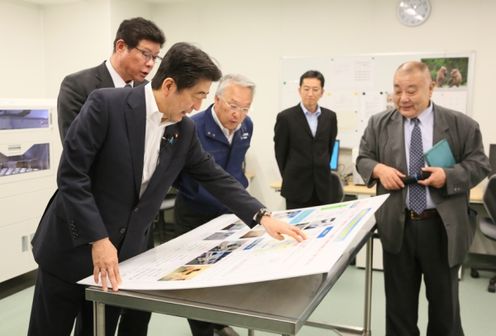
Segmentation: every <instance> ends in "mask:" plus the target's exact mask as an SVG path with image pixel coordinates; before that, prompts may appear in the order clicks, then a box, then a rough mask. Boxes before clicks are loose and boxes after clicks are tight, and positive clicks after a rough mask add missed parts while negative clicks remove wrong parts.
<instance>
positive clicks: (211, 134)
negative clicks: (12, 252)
mask: <svg viewBox="0 0 496 336" xmlns="http://www.w3.org/2000/svg"><path fill="white" fill-rule="evenodd" d="M213 113H214V112H213V111H212V105H211V106H210V107H208V108H207V109H206V110H205V111H203V112H200V113H197V114H195V115H194V116H192V117H191V119H192V120H193V121H194V122H195V125H196V132H197V135H198V138H199V140H200V143H201V145H202V146H203V149H204V150H205V151H207V152H208V153H209V154H210V155H212V156H213V158H214V159H215V162H216V163H217V164H218V165H219V166H221V167H222V168H223V169H224V170H225V171H226V172H228V173H229V174H231V175H232V176H233V177H234V178H235V179H236V180H238V181H239V183H241V184H242V185H243V187H245V188H246V187H247V186H248V180H247V179H246V176H245V173H244V171H243V161H244V159H245V155H246V152H247V151H248V148H250V141H251V136H252V134H253V123H252V121H251V119H250V117H246V118H245V120H243V122H242V123H241V125H240V126H241V127H240V128H239V129H238V130H237V131H236V132H234V134H233V139H232V143H231V144H230V143H229V141H227V138H226V137H225V135H224V133H222V130H221V129H220V127H219V125H218V124H217V123H216V122H215V120H214V118H213V116H212V114H213ZM177 186H178V188H179V194H180V196H182V197H183V199H184V202H187V203H188V206H189V207H190V208H194V209H197V210H198V211H199V212H201V213H204V214H205V213H208V214H213V215H215V216H219V215H221V214H224V213H228V212H230V210H229V209H227V208H226V207H225V206H224V205H223V204H222V203H220V202H219V201H218V200H217V198H215V197H214V196H213V195H212V194H211V193H209V192H208V191H207V190H206V189H205V188H204V187H202V186H201V185H200V184H199V183H198V182H196V181H195V180H194V179H193V178H192V177H191V176H189V175H188V174H185V173H183V174H181V175H180V177H179V179H178V181H177Z"/></svg>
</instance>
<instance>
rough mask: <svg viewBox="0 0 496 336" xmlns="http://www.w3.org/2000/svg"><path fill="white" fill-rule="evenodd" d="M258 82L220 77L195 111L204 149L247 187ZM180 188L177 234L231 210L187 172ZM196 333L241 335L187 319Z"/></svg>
mask: <svg viewBox="0 0 496 336" xmlns="http://www.w3.org/2000/svg"><path fill="white" fill-rule="evenodd" d="M254 94H255V83H253V82H252V81H250V80H249V79H248V78H246V77H245V76H242V75H237V74H228V75H225V76H224V77H222V78H221V80H220V82H219V86H218V87H217V91H216V92H215V101H214V104H212V105H210V106H209V107H208V108H207V109H206V110H205V111H202V112H200V113H197V114H195V115H194V116H193V117H191V119H192V120H193V121H194V122H195V125H196V132H197V134H198V139H199V140H200V143H201V145H202V147H203V148H204V149H205V151H207V152H209V153H210V154H211V155H212V156H213V158H214V159H215V162H216V163H217V164H218V165H219V166H221V167H222V168H223V169H224V170H225V171H226V172H228V173H229V174H231V175H232V176H233V177H234V178H236V180H238V181H239V183H241V184H242V185H243V187H245V188H246V187H248V179H247V178H246V176H245V172H244V169H243V163H244V160H245V155H246V152H247V151H248V148H250V142H251V138H252V134H253V122H252V121H251V119H250V117H249V116H248V111H249V110H250V106H251V103H252V101H253V95H254ZM177 187H178V189H179V192H178V193H177V196H176V203H175V206H174V223H175V229H176V232H175V233H176V235H177V236H179V235H181V234H183V233H185V232H188V231H190V230H192V229H194V228H196V227H198V226H200V225H202V224H204V223H206V222H208V221H210V220H212V219H214V218H216V217H218V216H220V215H223V214H226V213H231V210H229V209H228V208H226V207H225V206H224V205H223V204H222V203H220V202H219V201H218V200H217V199H216V198H215V197H214V196H212V194H210V193H209V192H208V191H207V190H205V188H203V187H202V186H201V185H199V184H198V182H196V181H195V180H194V179H193V178H192V177H191V176H189V175H188V174H181V175H180V176H179V179H178V180H177ZM188 323H189V325H190V328H191V332H192V334H193V336H213V335H214V330H215V334H217V335H218V336H238V333H236V331H234V329H232V328H231V327H229V326H226V325H220V324H214V323H209V322H203V321H196V320H191V319H188Z"/></svg>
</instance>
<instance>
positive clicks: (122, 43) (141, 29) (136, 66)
mask: <svg viewBox="0 0 496 336" xmlns="http://www.w3.org/2000/svg"><path fill="white" fill-rule="evenodd" d="M164 43H165V37H164V33H163V32H162V31H161V30H160V29H159V28H158V27H157V26H156V25H155V23H153V22H152V21H149V20H146V19H144V18H141V17H136V18H132V19H127V20H124V21H122V22H121V24H120V25H119V28H118V29H117V32H116V34H115V39H114V43H113V52H112V55H111V56H110V58H109V59H108V60H106V61H104V62H103V63H101V64H99V65H97V66H95V67H92V68H89V69H84V70H81V71H78V72H76V73H73V74H70V75H68V76H66V77H65V78H64V80H63V81H62V84H61V85H60V91H59V95H58V99H57V113H58V123H59V132H60V138H61V140H62V142H63V141H64V137H65V135H66V134H67V131H68V129H69V126H70V125H71V123H72V121H73V120H74V118H76V116H77V115H78V114H79V111H80V110H81V107H82V106H83V104H84V103H85V101H86V99H87V98H88V95H89V94H90V93H91V92H92V91H93V90H96V89H100V88H121V87H124V86H127V87H135V86H139V85H142V84H145V83H147V82H148V81H147V80H145V77H146V76H147V75H148V74H149V73H150V71H151V70H152V68H153V66H154V65H155V63H156V61H157V60H160V57H159V56H158V54H159V52H160V49H161V48H162V46H163V45H164ZM148 245H149V247H150V248H151V247H153V235H150V241H149V243H148ZM86 309H87V310H89V311H91V309H92V306H91V304H89V303H88V304H87V307H86ZM150 317H151V314H150V313H149V312H143V311H138V310H133V309H122V315H121V318H120V321H119V330H118V336H145V335H146V333H147V330H148V322H149V320H150ZM79 325H80V319H79V318H78V319H77V322H76V330H78V329H79Z"/></svg>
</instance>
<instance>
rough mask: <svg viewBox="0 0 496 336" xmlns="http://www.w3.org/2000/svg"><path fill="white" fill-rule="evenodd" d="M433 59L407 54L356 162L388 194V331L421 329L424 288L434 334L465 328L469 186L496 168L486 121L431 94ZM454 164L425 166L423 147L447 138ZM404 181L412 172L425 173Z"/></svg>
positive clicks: (384, 210) (379, 216)
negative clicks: (390, 98) (387, 106)
mask: <svg viewBox="0 0 496 336" xmlns="http://www.w3.org/2000/svg"><path fill="white" fill-rule="evenodd" d="M433 88H434V83H433V82H432V79H431V76H430V73H429V69H428V67H427V65H425V64H424V63H421V62H417V61H413V62H407V63H404V64H402V65H400V66H399V67H398V69H397V70H396V73H395V75H394V102H395V105H396V109H395V110H393V111H386V112H382V113H379V114H376V115H374V116H372V117H371V118H370V120H369V123H368V126H367V128H366V130H365V132H364V134H363V137H362V140H361V143H360V153H359V156H358V158H357V169H358V171H359V173H360V174H361V175H362V177H363V179H364V181H365V182H366V183H367V184H368V186H373V185H374V184H377V194H379V195H380V194H387V193H389V195H390V196H389V198H388V199H387V200H386V202H385V203H384V205H383V206H382V207H381V208H380V209H379V210H378V211H377V213H376V220H377V225H378V230H379V235H380V238H381V242H382V246H383V261H384V283H385V291H386V335H388V336H414V335H415V336H417V335H419V334H420V331H419V329H418V327H417V317H418V300H419V290H420V284H421V280H422V278H423V279H424V283H425V288H426V296H427V300H428V301H429V323H428V326H427V333H426V334H427V336H439V335H450V336H463V329H462V323H461V318H460V304H459V298H458V270H459V268H460V265H461V264H462V262H463V260H464V258H465V255H466V253H467V251H468V249H469V247H470V244H471V242H472V238H473V236H474V231H475V218H474V217H475V215H474V214H473V213H472V212H471V211H470V209H469V208H468V202H469V193H470V189H471V188H472V187H474V186H475V185H477V184H478V183H479V182H480V181H481V180H482V179H483V178H484V177H486V176H487V174H488V173H489V171H490V166H489V160H488V158H487V156H486V155H485V154H484V148H483V146H482V136H481V132H480V130H479V125H478V124H477V123H476V122H475V121H474V120H473V119H471V118H470V117H468V116H466V115H464V114H462V113H460V112H456V111H453V110H449V109H447V108H444V107H441V106H438V105H436V104H434V103H433V102H431V100H430V99H431V95H432V90H433ZM443 139H445V140H447V142H448V143H449V147H450V149H451V151H452V153H453V156H454V159H455V162H456V163H455V164H454V166H452V167H425V162H424V156H423V153H425V152H426V151H428V150H429V149H430V148H432V146H433V145H435V144H436V143H438V142H439V141H441V140H443ZM422 172H424V173H427V174H430V176H429V177H427V176H424V178H425V179H423V180H418V182H416V183H411V184H408V185H405V180H404V178H405V177H406V176H418V177H419V178H422V177H421V176H422Z"/></svg>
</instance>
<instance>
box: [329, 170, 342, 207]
mask: <svg viewBox="0 0 496 336" xmlns="http://www.w3.org/2000/svg"><path fill="white" fill-rule="evenodd" d="M331 185H332V187H333V190H332V201H331V203H339V202H342V201H343V200H344V189H343V182H342V181H341V178H340V177H339V175H338V174H337V173H335V172H331Z"/></svg>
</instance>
